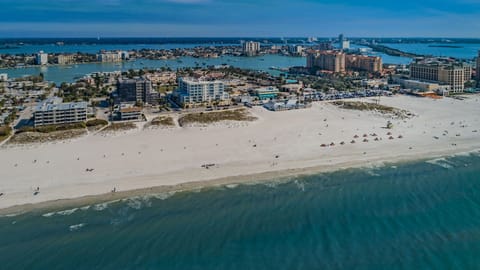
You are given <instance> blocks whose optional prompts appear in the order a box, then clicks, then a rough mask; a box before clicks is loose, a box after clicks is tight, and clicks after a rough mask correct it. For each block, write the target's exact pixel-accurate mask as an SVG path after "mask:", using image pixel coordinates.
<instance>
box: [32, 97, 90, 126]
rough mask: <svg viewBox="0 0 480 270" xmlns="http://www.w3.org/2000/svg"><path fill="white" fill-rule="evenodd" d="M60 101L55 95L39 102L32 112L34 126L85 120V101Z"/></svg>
mask: <svg viewBox="0 0 480 270" xmlns="http://www.w3.org/2000/svg"><path fill="white" fill-rule="evenodd" d="M62 101H63V100H62V99H61V98H57V97H55V98H49V99H47V100H45V101H43V102H41V103H39V104H38V105H37V107H36V108H35V111H34V113H33V123H34V126H36V127H38V126H46V125H59V124H71V123H78V122H84V121H86V120H87V105H88V104H87V102H70V103H62Z"/></svg>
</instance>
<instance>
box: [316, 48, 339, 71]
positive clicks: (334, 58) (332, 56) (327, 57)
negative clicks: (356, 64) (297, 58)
mask: <svg viewBox="0 0 480 270" xmlns="http://www.w3.org/2000/svg"><path fill="white" fill-rule="evenodd" d="M307 68H310V69H312V68H316V69H320V70H324V71H331V72H335V73H343V72H345V53H343V52H338V51H316V52H314V53H310V54H309V55H308V56H307Z"/></svg>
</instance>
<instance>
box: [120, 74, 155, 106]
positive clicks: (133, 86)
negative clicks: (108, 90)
mask: <svg viewBox="0 0 480 270" xmlns="http://www.w3.org/2000/svg"><path fill="white" fill-rule="evenodd" d="M116 94H117V100H116V103H120V102H141V103H145V104H157V103H158V101H159V98H160V95H159V93H158V92H157V91H155V90H154V89H153V86H152V81H150V80H149V79H145V78H134V79H119V80H118V81H117V92H116Z"/></svg>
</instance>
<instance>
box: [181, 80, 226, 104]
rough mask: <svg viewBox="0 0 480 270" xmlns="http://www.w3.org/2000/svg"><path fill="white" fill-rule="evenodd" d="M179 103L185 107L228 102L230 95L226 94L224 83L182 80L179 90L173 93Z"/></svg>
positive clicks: (218, 81)
mask: <svg viewBox="0 0 480 270" xmlns="http://www.w3.org/2000/svg"><path fill="white" fill-rule="evenodd" d="M173 95H174V97H175V98H176V99H177V101H178V102H179V103H180V104H182V105H183V106H185V105H186V104H198V103H207V104H210V103H212V102H214V101H217V102H228V100H229V95H228V93H226V92H225V84H224V82H223V81H220V80H214V81H205V80H201V79H194V78H180V79H179V80H178V89H177V90H175V92H174V93H173Z"/></svg>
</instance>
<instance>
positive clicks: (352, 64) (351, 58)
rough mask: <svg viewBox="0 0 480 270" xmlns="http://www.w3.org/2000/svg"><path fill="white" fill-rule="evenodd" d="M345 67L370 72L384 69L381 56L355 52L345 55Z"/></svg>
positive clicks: (379, 71)
mask: <svg viewBox="0 0 480 270" xmlns="http://www.w3.org/2000/svg"><path fill="white" fill-rule="evenodd" d="M345 67H346V69H348V70H356V71H367V72H370V73H381V72H382V70H383V64H382V58H381V57H378V56H365V55H353V54H347V55H346V56H345Z"/></svg>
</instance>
